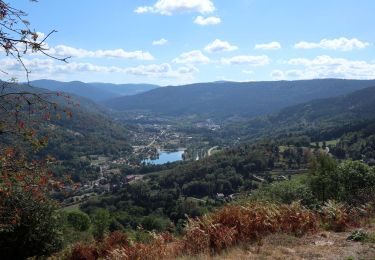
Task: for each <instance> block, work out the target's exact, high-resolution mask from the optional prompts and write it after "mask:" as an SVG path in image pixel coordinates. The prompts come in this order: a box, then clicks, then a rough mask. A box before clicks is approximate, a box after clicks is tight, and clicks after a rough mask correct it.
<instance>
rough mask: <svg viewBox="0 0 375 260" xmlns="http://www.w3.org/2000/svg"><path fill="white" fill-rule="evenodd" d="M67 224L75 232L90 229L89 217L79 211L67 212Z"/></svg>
mask: <svg viewBox="0 0 375 260" xmlns="http://www.w3.org/2000/svg"><path fill="white" fill-rule="evenodd" d="M67 221H68V223H69V224H70V225H71V226H72V227H73V228H74V229H75V230H77V231H86V230H88V229H89V228H90V224H91V220H90V217H89V216H88V215H87V214H86V213H84V212H81V211H73V212H69V213H68V215H67Z"/></svg>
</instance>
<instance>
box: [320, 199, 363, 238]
mask: <svg viewBox="0 0 375 260" xmlns="http://www.w3.org/2000/svg"><path fill="white" fill-rule="evenodd" d="M320 213H321V216H322V222H323V224H324V225H326V228H328V229H332V230H334V231H336V232H340V231H344V230H345V229H347V228H348V227H350V226H354V225H356V220H357V215H358V212H357V211H356V209H354V208H350V207H349V206H348V205H347V204H345V203H342V202H337V201H334V200H329V201H327V202H326V203H324V205H323V206H322V208H321V211H320Z"/></svg>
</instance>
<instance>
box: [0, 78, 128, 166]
mask: <svg viewBox="0 0 375 260" xmlns="http://www.w3.org/2000/svg"><path fill="white" fill-rule="evenodd" d="M9 86H10V88H9V90H8V91H11V92H20V93H22V92H29V93H38V94H39V95H44V96H43V97H44V99H46V100H48V101H50V102H54V103H57V110H56V111H55V110H54V109H52V108H51V109H46V110H44V109H43V110H40V111H39V110H36V112H35V114H33V115H32V118H30V119H27V120H26V121H25V125H28V124H29V122H34V121H35V122H36V124H35V123H34V124H33V127H34V128H35V129H36V130H37V131H36V132H37V134H38V135H39V136H47V137H48V139H49V141H48V144H47V146H46V147H45V148H44V149H42V150H41V151H39V152H38V154H39V155H41V156H44V155H47V154H50V155H52V156H54V157H55V158H57V159H58V160H64V162H65V163H69V162H70V161H71V160H78V161H79V158H80V156H83V155H92V154H96V155H118V154H124V153H128V152H130V151H131V149H132V148H131V146H130V142H129V140H130V135H131V131H130V130H129V129H127V128H126V127H124V126H123V125H119V124H117V123H116V122H114V121H112V120H111V119H110V117H109V116H108V114H107V109H106V108H103V107H101V106H100V105H98V104H96V103H94V102H93V101H91V100H88V99H86V98H83V97H78V96H75V95H71V96H69V97H67V96H65V95H60V94H59V95H57V93H56V92H53V91H52V92H51V91H49V90H46V89H42V88H34V87H30V86H28V85H22V84H11V85H9ZM46 93H48V94H47V95H46ZM14 106H16V105H14ZM64 111H69V113H66V112H64ZM70 112H71V117H70V116H69V115H70ZM46 114H50V116H48V119H47V117H46V116H45V115H46ZM1 116H3V115H1ZM0 144H1V145H15V138H14V136H12V135H2V136H1V138H0ZM20 145H21V146H24V147H28V146H29V145H28V143H26V145H25V144H22V143H21V144H20ZM74 170H77V171H79V170H80V169H78V168H77V169H74Z"/></svg>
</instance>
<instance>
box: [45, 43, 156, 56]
mask: <svg viewBox="0 0 375 260" xmlns="http://www.w3.org/2000/svg"><path fill="white" fill-rule="evenodd" d="M47 53H48V54H50V55H53V56H57V57H74V58H87V57H89V58H93V57H95V58H122V59H134V60H153V59H154V57H153V56H152V55H151V54H150V53H149V52H145V51H130V52H128V51H124V50H123V49H115V50H95V51H89V50H85V49H78V48H74V47H70V46H66V45H57V46H55V47H52V48H49V50H48V51H47Z"/></svg>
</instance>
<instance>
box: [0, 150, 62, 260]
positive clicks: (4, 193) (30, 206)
mask: <svg viewBox="0 0 375 260" xmlns="http://www.w3.org/2000/svg"><path fill="white" fill-rule="evenodd" d="M49 175H50V174H49V172H48V171H46V167H45V164H44V166H43V164H42V163H41V162H31V163H30V162H28V161H27V160H26V159H25V157H22V156H20V155H17V154H16V153H15V151H14V150H11V149H8V150H6V153H5V154H4V155H0V258H2V259H25V258H27V257H31V256H35V255H36V256H41V255H49V254H50V253H53V252H55V251H57V250H59V249H60V248H61V237H60V226H59V223H58V221H57V216H56V209H57V204H56V203H54V202H52V201H51V200H50V199H49V198H48V189H49V188H50V186H51V185H55V184H54V183H53V182H51V181H50V178H49V177H50V176H49Z"/></svg>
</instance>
